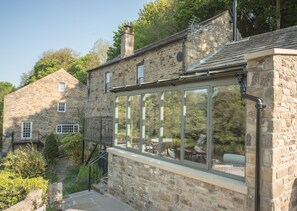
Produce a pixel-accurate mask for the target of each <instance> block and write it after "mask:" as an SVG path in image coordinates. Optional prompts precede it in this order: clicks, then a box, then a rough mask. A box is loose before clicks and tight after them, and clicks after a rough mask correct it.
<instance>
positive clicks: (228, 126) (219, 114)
mask: <svg viewBox="0 0 297 211" xmlns="http://www.w3.org/2000/svg"><path fill="white" fill-rule="evenodd" d="M215 93H217V94H216V95H215V96H214V97H213V104H214V105H213V106H214V111H213V142H214V151H215V152H218V153H223V152H232V153H239V154H242V153H244V142H245V138H244V134H245V121H244V120H245V119H246V118H245V103H244V100H243V99H242V98H241V96H240V93H239V92H238V88H237V87H236V86H229V87H228V86H227V87H217V88H216V90H215Z"/></svg>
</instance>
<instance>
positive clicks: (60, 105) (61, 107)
mask: <svg viewBox="0 0 297 211" xmlns="http://www.w3.org/2000/svg"><path fill="white" fill-rule="evenodd" d="M57 111H58V112H66V103H58V106H57Z"/></svg>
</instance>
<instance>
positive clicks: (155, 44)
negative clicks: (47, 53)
mask: <svg viewBox="0 0 297 211" xmlns="http://www.w3.org/2000/svg"><path fill="white" fill-rule="evenodd" d="M225 13H229V14H230V12H229V11H228V10H226V11H224V12H222V13H219V14H218V15H216V16H214V17H211V18H209V19H207V20H204V21H201V22H199V23H198V25H199V26H206V25H208V24H210V23H211V22H212V21H213V20H215V19H217V18H218V17H220V16H223V15H224V14H225ZM188 34H189V29H185V30H183V31H180V32H177V33H176V34H173V35H171V36H169V37H166V38H164V39H162V40H159V41H156V42H153V43H151V44H149V45H147V46H144V47H143V48H140V49H137V50H135V51H134V54H133V55H131V56H127V57H125V58H121V56H120V55H119V56H117V57H115V58H114V59H112V60H110V61H107V62H106V63H105V64H102V65H100V66H99V67H95V68H93V69H90V70H87V72H91V71H94V70H98V69H100V68H102V67H106V66H109V65H112V64H115V63H118V62H120V61H122V60H127V59H131V58H134V57H137V56H139V55H141V54H144V53H146V52H148V51H150V50H154V49H157V48H161V47H162V46H166V45H168V44H170V43H173V42H177V41H180V40H182V39H184V38H185V37H187V36H188ZM136 36H137V35H136Z"/></svg>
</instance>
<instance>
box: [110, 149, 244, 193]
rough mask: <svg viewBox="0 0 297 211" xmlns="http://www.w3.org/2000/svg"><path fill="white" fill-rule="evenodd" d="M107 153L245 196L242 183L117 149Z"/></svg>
mask: <svg viewBox="0 0 297 211" xmlns="http://www.w3.org/2000/svg"><path fill="white" fill-rule="evenodd" d="M107 152H109V153H110V154H113V155H117V156H121V157H124V158H127V159H131V160H134V161H137V162H141V163H143V164H146V165H150V166H154V167H157V168H160V169H163V170H167V171H170V172H173V173H176V174H179V175H182V176H185V177H189V178H192V179H195V180H199V181H202V182H205V183H209V184H213V185H215V186H219V187H221V188H225V189H228V190H231V191H235V192H238V193H242V194H245V195H247V186H246V184H245V183H244V182H242V181H238V180H234V179H230V178H226V177H222V176H220V175H216V174H211V173H208V172H204V171H200V170H197V169H192V168H189V167H185V166H181V165H177V164H174V163H170V162H166V161H163V160H159V159H155V158H151V157H146V156H143V155H139V154H135V153H132V152H128V151H126V150H121V149H117V148H108V149H107Z"/></svg>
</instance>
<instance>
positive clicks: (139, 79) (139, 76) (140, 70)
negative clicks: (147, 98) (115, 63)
mask: <svg viewBox="0 0 297 211" xmlns="http://www.w3.org/2000/svg"><path fill="white" fill-rule="evenodd" d="M143 82H144V65H143V63H141V64H139V65H137V72H136V83H137V84H142V83H143Z"/></svg>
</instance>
